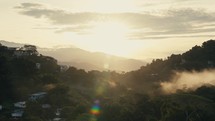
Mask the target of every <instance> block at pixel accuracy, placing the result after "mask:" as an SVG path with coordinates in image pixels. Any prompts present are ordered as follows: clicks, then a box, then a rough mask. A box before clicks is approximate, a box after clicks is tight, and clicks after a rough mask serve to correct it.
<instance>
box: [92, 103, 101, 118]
mask: <svg viewBox="0 0 215 121" xmlns="http://www.w3.org/2000/svg"><path fill="white" fill-rule="evenodd" d="M90 113H91V114H93V115H99V114H100V106H99V100H96V101H95V104H94V105H93V106H92V108H91V110H90Z"/></svg>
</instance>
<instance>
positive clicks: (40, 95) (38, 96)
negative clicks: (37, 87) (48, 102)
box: [29, 92, 47, 101]
mask: <svg viewBox="0 0 215 121" xmlns="http://www.w3.org/2000/svg"><path fill="white" fill-rule="evenodd" d="M46 94H47V93H46V92H38V93H34V94H31V95H30V98H29V99H30V100H32V101H35V100H37V99H41V98H43V97H44V96H45V95H46Z"/></svg>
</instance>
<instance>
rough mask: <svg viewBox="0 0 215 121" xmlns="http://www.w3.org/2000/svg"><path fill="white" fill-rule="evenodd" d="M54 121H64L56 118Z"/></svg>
mask: <svg viewBox="0 0 215 121" xmlns="http://www.w3.org/2000/svg"><path fill="white" fill-rule="evenodd" d="M53 121H62V119H61V118H54V119H53Z"/></svg>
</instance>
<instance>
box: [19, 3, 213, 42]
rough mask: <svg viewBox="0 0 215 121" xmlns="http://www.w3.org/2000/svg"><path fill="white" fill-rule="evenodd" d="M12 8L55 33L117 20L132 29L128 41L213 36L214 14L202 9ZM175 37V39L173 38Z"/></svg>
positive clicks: (26, 5) (34, 5) (32, 5)
mask: <svg viewBox="0 0 215 121" xmlns="http://www.w3.org/2000/svg"><path fill="white" fill-rule="evenodd" d="M15 9H18V10H19V13H20V14H22V15H26V16H31V17H34V18H36V19H39V18H44V19H47V20H48V21H49V22H50V23H51V24H53V25H57V26H60V29H57V30H56V32H57V33H61V32H76V33H80V34H87V33H88V30H90V29H91V28H92V26H93V25H95V23H97V22H104V21H117V22H120V23H124V24H126V25H128V26H129V27H130V29H131V30H132V31H131V32H130V33H129V35H128V37H129V38H130V39H162V38H174V37H180V38H183V37H196V36H200V37H201V36H203V35H204V36H207V37H213V36H214V35H213V34H211V32H214V30H215V22H214V21H215V14H214V13H213V12H207V11H206V10H201V9H191V8H185V9H171V10H167V11H162V12H160V13H159V14H154V13H150V12H148V13H96V12H79V13H74V12H69V11H65V10H62V9H61V10H60V9H54V8H48V7H46V6H45V5H42V4H38V3H22V4H21V5H20V6H16V7H15ZM176 34H177V35H178V36H176Z"/></svg>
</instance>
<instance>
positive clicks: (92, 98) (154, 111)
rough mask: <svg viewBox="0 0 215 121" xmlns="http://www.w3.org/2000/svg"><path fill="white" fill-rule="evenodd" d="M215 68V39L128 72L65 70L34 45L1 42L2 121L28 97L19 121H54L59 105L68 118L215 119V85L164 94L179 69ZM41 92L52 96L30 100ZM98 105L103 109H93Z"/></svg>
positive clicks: (68, 120) (94, 120) (90, 120)
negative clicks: (94, 111)
mask: <svg viewBox="0 0 215 121" xmlns="http://www.w3.org/2000/svg"><path fill="white" fill-rule="evenodd" d="M19 52H21V55H20V53H19ZM214 68H215V41H214V40H209V41H207V42H204V43H203V45H202V46H195V47H193V48H192V49H191V50H189V51H187V52H185V53H183V54H179V55H174V54H173V55H171V56H170V57H168V58H167V59H165V60H163V59H156V60H153V61H152V63H150V64H148V65H146V66H142V67H141V68H140V69H139V70H136V71H132V72H128V73H117V72H114V71H103V72H100V71H96V70H95V71H89V72H86V71H85V70H78V69H76V68H75V67H69V68H68V69H65V70H64V69H63V68H62V66H60V65H58V64H57V60H55V59H54V58H52V57H47V56H43V55H40V54H39V53H38V52H37V50H36V47H35V46H32V45H25V46H24V47H22V48H20V49H18V50H17V49H14V48H10V47H6V46H2V45H0V105H2V106H3V109H2V110H0V120H1V121H11V120H14V119H13V118H12V117H11V112H13V110H14V106H13V103H15V102H18V101H26V103H27V104H26V105H27V106H26V108H24V115H23V116H22V117H21V118H18V119H16V120H21V121H50V120H52V119H53V118H55V117H56V115H55V112H56V110H57V109H60V112H61V113H60V116H58V117H60V118H61V120H66V121H215V86H213V85H202V86H201V87H198V88H197V89H196V90H190V91H183V90H179V91H178V92H177V93H174V94H164V93H163V92H162V89H161V85H160V83H161V82H166V81H170V80H171V78H172V77H173V76H174V72H175V71H179V72H180V71H181V72H182V71H192V70H196V71H202V70H204V69H214ZM193 81H195V80H193ZM36 92H47V95H46V96H45V97H43V98H41V99H38V100H36V101H31V100H29V95H31V94H33V93H36ZM42 104H49V105H50V107H49V108H42V107H41V105H42ZM95 104H97V105H98V109H99V111H98V113H92V112H90V110H91V108H92V107H93V105H95Z"/></svg>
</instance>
